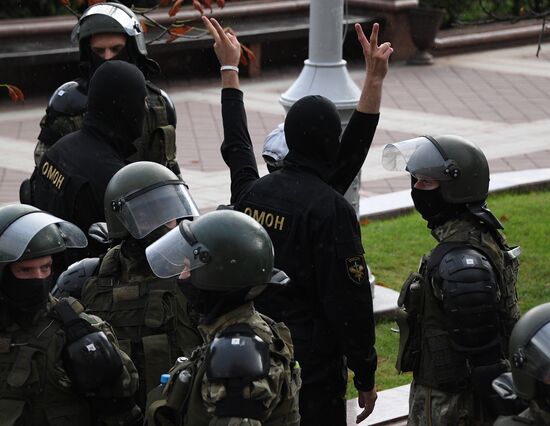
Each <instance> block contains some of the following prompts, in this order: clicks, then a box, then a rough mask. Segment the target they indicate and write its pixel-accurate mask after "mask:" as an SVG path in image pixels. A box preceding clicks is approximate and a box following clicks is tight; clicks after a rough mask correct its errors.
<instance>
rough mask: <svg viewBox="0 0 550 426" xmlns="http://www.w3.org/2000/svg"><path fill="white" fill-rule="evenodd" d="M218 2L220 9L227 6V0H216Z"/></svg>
mask: <svg viewBox="0 0 550 426" xmlns="http://www.w3.org/2000/svg"><path fill="white" fill-rule="evenodd" d="M216 3H218V7H219V8H220V9H223V7H224V6H225V0H216Z"/></svg>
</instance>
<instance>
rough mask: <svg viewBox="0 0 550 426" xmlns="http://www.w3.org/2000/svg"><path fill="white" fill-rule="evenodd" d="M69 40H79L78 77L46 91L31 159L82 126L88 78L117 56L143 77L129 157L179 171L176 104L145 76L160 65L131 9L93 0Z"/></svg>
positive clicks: (153, 73)
mask: <svg viewBox="0 0 550 426" xmlns="http://www.w3.org/2000/svg"><path fill="white" fill-rule="evenodd" d="M72 41H73V42H78V43H79V49H80V69H81V73H82V77H81V78H77V79H76V80H74V81H70V82H68V83H65V84H63V85H61V86H60V87H59V88H58V89H57V90H56V91H55V92H54V94H53V95H52V96H51V98H50V101H49V103H48V107H47V109H46V115H45V116H44V117H43V118H42V120H41V122H40V127H41V131H40V134H39V135H38V143H37V145H36V149H35V162H36V165H37V166H38V165H39V164H40V159H41V157H42V154H43V153H44V152H45V151H46V150H48V149H49V148H50V147H51V146H52V145H53V144H55V143H56V142H57V140H58V139H59V138H61V137H62V136H64V135H66V134H68V133H71V132H74V131H77V130H80V129H81V128H82V122H83V115H84V113H85V111H86V109H87V103H88V89H89V83H90V79H91V78H92V76H93V74H94V73H95V71H96V70H97V68H98V67H99V66H100V65H101V64H102V63H103V62H105V61H109V60H113V59H116V60H121V61H126V62H130V63H132V64H134V65H136V66H137V67H138V68H139V69H140V70H141V71H142V73H143V75H144V76H145V78H146V79H147V82H146V87H147V101H146V103H145V121H144V123H143V127H142V129H143V130H142V133H141V134H140V136H141V137H140V138H139V139H137V140H136V141H135V146H136V148H137V152H136V153H134V155H133V156H132V157H131V158H130V160H131V161H137V160H148V161H154V162H157V163H160V164H164V165H165V166H167V167H169V168H170V169H171V170H172V171H174V173H176V174H177V175H179V174H180V170H179V166H178V163H177V162H176V139H175V127H176V110H175V107H174V104H173V102H172V100H171V99H170V98H169V97H168V95H167V94H166V93H165V92H164V91H163V90H161V89H159V88H158V87H156V86H155V85H154V84H153V83H151V82H150V81H149V78H150V77H151V76H153V75H155V74H158V73H159V72H160V67H159V65H158V63H156V62H155V61H154V60H152V59H151V58H149V57H147V47H146V45H145V38H144V35H143V30H142V28H141V24H140V22H139V20H138V19H137V17H136V15H135V14H134V13H133V12H132V11H131V10H130V9H129V8H128V7H126V6H124V5H122V4H119V3H116V2H106V3H97V4H94V5H92V6H90V7H89V8H88V9H86V11H85V12H84V13H83V14H82V16H81V17H80V19H79V21H78V23H77V25H76V26H75V28H74V29H73V34H72Z"/></svg>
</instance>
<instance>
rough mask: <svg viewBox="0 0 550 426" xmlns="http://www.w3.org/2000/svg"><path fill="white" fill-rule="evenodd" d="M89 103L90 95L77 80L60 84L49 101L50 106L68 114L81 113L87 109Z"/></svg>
mask: <svg viewBox="0 0 550 426" xmlns="http://www.w3.org/2000/svg"><path fill="white" fill-rule="evenodd" d="M87 105H88V95H87V94H86V93H84V91H83V90H82V88H81V86H80V84H79V83H78V82H77V81H69V82H67V83H65V84H62V85H61V86H59V87H58V88H57V89H56V91H55V92H54V93H53V95H52V97H51V98H50V101H49V102H48V108H51V109H53V110H54V111H56V112H59V113H62V114H67V115H80V114H82V113H84V112H85V111H86V107H87Z"/></svg>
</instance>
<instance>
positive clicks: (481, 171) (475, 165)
mask: <svg viewBox="0 0 550 426" xmlns="http://www.w3.org/2000/svg"><path fill="white" fill-rule="evenodd" d="M382 164H383V166H384V168H385V169H386V170H393V171H401V170H403V171H407V172H409V173H410V174H411V176H412V177H413V178H429V179H433V180H436V181H438V182H439V192H440V193H441V197H442V199H443V200H444V201H445V202H446V203H450V204H465V203H482V202H483V201H484V200H485V199H486V198H487V195H488V192H489V165H488V164H487V159H486V158H485V155H484V154H483V152H482V151H481V149H479V148H478V147H477V146H476V145H474V144H473V143H472V142H470V141H468V140H466V139H464V138H462V137H460V136H454V135H443V136H436V137H432V136H420V137H417V138H414V139H409V140H405V141H401V142H397V143H393V144H388V145H386V146H385V147H384V151H383V154H382Z"/></svg>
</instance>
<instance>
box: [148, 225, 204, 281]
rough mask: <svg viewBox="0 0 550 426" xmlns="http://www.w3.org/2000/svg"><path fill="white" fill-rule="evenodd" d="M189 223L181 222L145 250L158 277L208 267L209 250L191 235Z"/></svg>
mask: <svg viewBox="0 0 550 426" xmlns="http://www.w3.org/2000/svg"><path fill="white" fill-rule="evenodd" d="M189 223H191V222H189V221H183V222H181V223H180V224H179V225H178V226H177V227H176V228H174V229H172V230H171V231H170V232H168V233H167V234H166V235H164V236H163V237H162V238H159V239H158V240H157V241H155V242H154V243H153V244H151V245H150V246H149V247H147V248H146V249H145V255H146V256H147V262H149V266H150V267H151V270H152V271H153V273H154V274H155V275H156V276H157V277H160V278H169V277H174V276H176V275H179V274H180V273H181V272H184V271H186V272H190V271H192V270H193V269H197V268H200V267H202V266H204V265H206V263H207V262H208V260H209V259H210V251H209V250H208V248H207V247H206V246H205V245H204V244H201V243H199V242H198V241H196V240H195V239H194V237H192V234H190V230H189Z"/></svg>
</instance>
